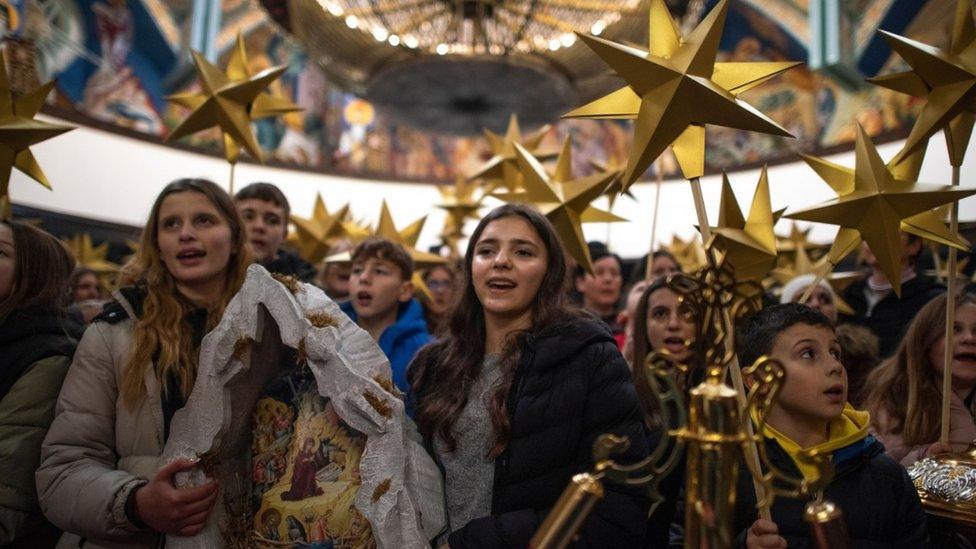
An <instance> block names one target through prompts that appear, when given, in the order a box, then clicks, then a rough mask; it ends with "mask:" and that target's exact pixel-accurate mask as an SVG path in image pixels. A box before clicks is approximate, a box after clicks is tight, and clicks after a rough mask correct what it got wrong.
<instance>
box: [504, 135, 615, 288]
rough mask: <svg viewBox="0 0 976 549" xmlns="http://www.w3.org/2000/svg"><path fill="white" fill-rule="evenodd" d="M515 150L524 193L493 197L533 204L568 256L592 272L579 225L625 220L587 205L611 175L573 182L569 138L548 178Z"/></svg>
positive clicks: (527, 156) (522, 150) (518, 148)
mask: <svg viewBox="0 0 976 549" xmlns="http://www.w3.org/2000/svg"><path fill="white" fill-rule="evenodd" d="M515 150H516V153H517V154H518V160H519V167H520V168H521V170H522V174H523V185H524V186H525V190H524V191H520V192H517V193H504V194H496V195H495V196H496V197H497V198H500V199H502V200H505V201H506V202H525V203H529V204H533V205H535V206H536V207H537V208H538V209H539V211H540V212H542V214H543V215H545V216H546V217H547V218H548V219H549V221H550V222H551V223H552V224H553V227H555V229H556V232H557V233H558V234H559V238H560V239H561V240H562V242H563V246H565V247H566V251H567V252H568V253H569V255H571V256H572V257H573V259H575V260H576V262H577V263H578V264H579V265H580V266H581V267H583V268H584V269H586V271H587V272H593V262H592V260H591V258H590V250H589V248H588V247H587V245H586V238H585V237H584V236H583V229H582V227H581V224H582V223H610V222H614V221H624V219H623V218H622V217H619V216H616V215H614V214H612V213H610V212H607V211H604V210H599V209H596V208H594V207H592V206H590V203H591V202H593V201H594V200H596V199H597V198H598V197H599V196H600V195H602V194H603V192H604V191H605V190H606V188H607V185H608V184H609V183H610V181H611V180H612V179H613V177H614V173H598V174H594V175H590V176H587V177H583V178H580V179H572V176H571V174H570V173H569V171H568V166H569V165H571V162H570V158H569V157H570V154H571V153H570V151H571V148H570V146H569V139H568V138H567V140H566V142H565V143H564V145H563V149H562V152H561V153H560V155H559V161H557V163H556V164H557V169H556V173H555V174H554V175H549V173H548V172H547V171H546V169H545V168H544V167H543V166H542V164H541V163H540V162H539V161H538V160H537V159H536V158H535V157H534V156H532V154H531V153H529V151H528V150H526V149H525V148H523V147H522V146H521V145H516V146H515ZM559 166H564V168H559Z"/></svg>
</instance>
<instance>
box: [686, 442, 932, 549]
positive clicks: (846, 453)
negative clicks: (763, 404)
mask: <svg viewBox="0 0 976 549" xmlns="http://www.w3.org/2000/svg"><path fill="white" fill-rule="evenodd" d="M766 450H767V452H768V455H769V459H770V461H772V463H773V465H775V466H776V467H778V468H780V469H781V470H783V471H784V472H785V473H786V474H788V475H790V476H792V477H794V478H798V477H799V475H800V472H799V470H798V469H797V467H796V464H795V463H794V462H793V460H792V459H791V458H790V456H789V455H788V454H787V453H786V452H785V451H784V450H783V448H782V447H781V446H780V445H779V444H778V443H777V442H776V441H775V440H773V439H766ZM833 465H834V477H833V479H832V480H831V482H830V484H829V485H828V486H827V488H826V490H825V491H824V498H825V499H827V500H830V501H832V502H834V503H835V504H836V505H837V506H838V507H839V508H840V510H841V512H842V513H843V516H844V521H845V523H846V524H847V533H848V535H849V537H850V547H851V549H875V548H877V549H880V548H903V549H925V548H927V547H931V543H930V541H929V534H928V527H927V519H926V517H925V512H924V511H923V510H922V505H921V503H920V502H919V499H918V492H916V491H915V487H914V485H913V484H912V481H911V480H910V479H909V478H908V473H907V472H905V469H904V468H903V467H902V466H901V465H899V464H898V463H897V462H895V461H894V460H892V459H891V458H889V457H888V456H887V455H885V453H884V446H882V445H881V443H880V442H878V441H877V440H876V439H875V438H874V437H872V436H868V437H867V438H865V439H863V440H861V441H859V442H858V443H855V444H852V445H850V446H847V447H845V448H842V449H840V450H837V451H836V452H834V464H833ZM806 504H807V501H801V500H798V499H790V498H784V497H778V498H776V500H775V501H774V503H773V507H772V515H773V522H775V523H776V525H777V527H778V528H779V535H780V536H782V537H783V538H785V539H786V544H787V546H788V547H790V549H803V548H812V547H814V546H813V544H812V542H811V540H810V531H809V526H808V525H807V523H806V522H804V520H803V513H804V510H805V508H806ZM682 507H683V506H682ZM756 518H757V511H756V495H755V491H754V489H753V486H752V477H751V476H750V475H749V472H748V470H747V469H746V468H745V467H744V466H742V467H740V469H739V478H738V484H737V487H736V500H735V511H734V514H733V519H732V533H733V535H734V536H736V540H735V543H734V546H735V547H737V548H739V547H741V548H744V547H745V546H746V535H747V532H748V530H749V527H750V526H752V524H753V523H754V522H755V521H756ZM675 523H676V526H680V527H681V528H680V530H683V526H684V513H683V509H681V510H680V511H679V513H678V517H677V519H676V521H675ZM671 546H672V547H681V546H682V540H681V539H680V538H679V537H672V539H671Z"/></svg>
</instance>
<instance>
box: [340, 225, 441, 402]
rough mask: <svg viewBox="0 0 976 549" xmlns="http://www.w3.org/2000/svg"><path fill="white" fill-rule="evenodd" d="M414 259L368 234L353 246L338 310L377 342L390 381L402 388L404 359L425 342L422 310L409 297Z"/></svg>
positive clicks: (428, 338)
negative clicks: (390, 372) (346, 287)
mask: <svg viewBox="0 0 976 549" xmlns="http://www.w3.org/2000/svg"><path fill="white" fill-rule="evenodd" d="M412 276H413V260H412V259H411V258H410V255H409V254H408V253H407V252H406V250H404V249H403V247H402V246H400V245H398V244H394V243H393V242H390V241H389V240H385V239H382V238H371V239H368V240H365V241H363V242H362V243H360V244H359V245H358V246H356V248H355V249H354V250H353V251H352V274H351V276H350V277H349V301H348V302H346V303H343V304H342V310H343V312H345V313H346V314H347V315H349V318H351V319H352V320H353V322H355V323H356V324H358V325H359V327H360V328H362V329H364V330H366V331H367V332H369V335H370V336H372V337H373V339H375V340H376V341H377V343H379V345H380V348H381V349H383V353H384V354H385V355H386V358H388V359H389V360H390V367H391V368H392V369H393V382H394V383H395V384H396V386H397V387H398V388H399V389H400V390H401V391H403V392H404V393H406V392H407V389H408V384H407V377H406V371H407V364H409V363H410V361H411V360H413V355H415V354H416V353H417V350H418V349H420V348H421V347H423V346H424V345H425V344H426V343H427V342H428V341H430V334H429V333H428V332H427V324H426V322H425V321H424V313H423V310H422V309H421V307H420V304H419V303H418V302H417V300H415V299H413V284H412V283H411V282H410V279H411V277H412Z"/></svg>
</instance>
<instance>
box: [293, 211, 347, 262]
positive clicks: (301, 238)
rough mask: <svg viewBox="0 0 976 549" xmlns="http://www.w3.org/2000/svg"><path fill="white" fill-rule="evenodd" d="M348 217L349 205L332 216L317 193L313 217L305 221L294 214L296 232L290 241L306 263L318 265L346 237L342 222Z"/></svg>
mask: <svg viewBox="0 0 976 549" xmlns="http://www.w3.org/2000/svg"><path fill="white" fill-rule="evenodd" d="M348 216H349V205H348V204H346V205H345V206H343V207H342V208H339V210H338V211H336V213H334V214H331V213H329V210H328V209H327V208H326V207H325V201H323V200H322V194H321V193H315V205H314V206H313V207H312V217H310V218H308V219H305V218H304V217H299V216H297V215H294V214H292V215H291V222H292V223H293V224H294V225H295V231H294V232H293V233H292V234H291V235H290V238H289V241H290V242H291V243H292V244H293V245H294V246H295V247H296V248H298V251H299V254H300V255H301V256H302V257H303V258H305V260H306V261H309V262H311V263H312V264H318V263H319V262H320V261H322V259H324V258H325V256H326V255H328V254H329V251H330V250H331V249H332V247H333V246H334V245H335V244H336V243H337V242H338V241H339V240H341V239H342V237H343V236H344V235H345V231H344V229H343V226H342V222H343V220H345V219H346V218H347V217H348Z"/></svg>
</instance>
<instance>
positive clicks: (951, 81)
mask: <svg viewBox="0 0 976 549" xmlns="http://www.w3.org/2000/svg"><path fill="white" fill-rule="evenodd" d="M878 32H879V33H881V35H882V36H884V38H885V40H886V41H887V42H888V45H890V46H891V49H893V50H894V51H895V52H897V53H898V54H899V55H900V56H901V57H902V59H904V60H905V61H906V62H907V63H908V64H909V65H910V66H911V67H912V70H910V71H906V72H901V73H896V74H890V75H886V76H881V77H878V78H872V79H869V81H871V82H873V83H875V84H878V85H879V86H883V87H886V88H889V89H892V90H895V91H898V92H901V93H906V94H909V95H912V96H915V97H924V98H926V99H927V101H926V102H925V105H924V106H923V107H922V111H921V112H920V113H919V115H918V119H917V120H916V121H915V125H914V126H913V127H912V131H911V133H909V134H908V139H907V140H906V141H905V147H904V148H903V149H902V150H901V152H899V153H898V155H896V156H895V158H894V160H895V161H896V162H897V161H900V160H901V159H903V158H904V157H907V156H908V155H910V154H912V153H914V152H915V151H917V150H919V149H920V148H921V149H924V148H925V147H926V145H927V144H928V140H929V138H930V137H932V136H933V135H935V134H936V132H938V131H939V130H944V132H945V137H946V144H947V146H948V148H949V163H950V164H952V165H953V166H961V165H962V162H963V157H964V156H965V154H966V148H967V147H968V145H969V138H970V137H971V135H972V132H973V123H974V121H976V25H974V23H973V11H972V5H971V3H970V1H969V0H957V1H956V17H955V21H954V24H953V28H952V36H951V38H950V45H949V50H948V51H945V50H942V49H939V48H935V47H933V46H930V45H928V44H924V43H922V42H918V41H916V40H912V39H909V38H905V37H904V36H899V35H897V34H893V33H890V32H886V31H883V30H881V31H878Z"/></svg>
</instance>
